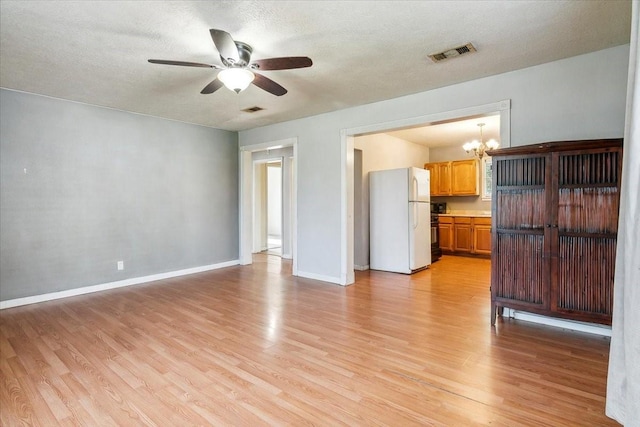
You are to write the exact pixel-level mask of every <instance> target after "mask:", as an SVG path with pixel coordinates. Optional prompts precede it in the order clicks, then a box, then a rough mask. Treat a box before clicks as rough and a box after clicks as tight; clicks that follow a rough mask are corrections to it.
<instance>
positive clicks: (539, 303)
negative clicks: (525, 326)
mask: <svg viewBox="0 0 640 427" xmlns="http://www.w3.org/2000/svg"><path fill="white" fill-rule="evenodd" d="M547 162H548V156H521V157H505V158H501V157H496V158H494V159H493V167H494V194H493V197H494V199H493V200H494V209H493V219H494V221H495V227H494V228H493V235H492V263H493V264H492V276H491V300H492V313H491V316H492V317H491V322H492V324H493V323H494V322H495V310H496V306H500V307H502V306H517V307H521V308H525V309H529V310H531V311H534V312H540V311H544V310H548V309H549V292H548V289H549V268H550V263H549V241H548V236H547V235H548V233H549V230H548V229H547V227H545V225H546V223H545V218H546V216H547V214H548V212H547V211H548V199H549V190H548V189H547V186H546V182H547V180H548V178H549V177H548V176H547V168H546V165H547Z"/></svg>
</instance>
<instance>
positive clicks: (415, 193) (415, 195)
mask: <svg viewBox="0 0 640 427" xmlns="http://www.w3.org/2000/svg"><path fill="white" fill-rule="evenodd" d="M418 185H419V184H418V178H416V176H415V175H414V176H413V188H412V190H413V191H412V193H413V198H412V199H411V200H413V201H418Z"/></svg>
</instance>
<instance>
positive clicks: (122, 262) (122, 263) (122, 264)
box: [118, 261, 124, 270]
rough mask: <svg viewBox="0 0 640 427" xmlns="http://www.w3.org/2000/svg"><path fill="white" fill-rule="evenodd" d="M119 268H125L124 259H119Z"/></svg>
mask: <svg viewBox="0 0 640 427" xmlns="http://www.w3.org/2000/svg"><path fill="white" fill-rule="evenodd" d="M118 270H124V261H118Z"/></svg>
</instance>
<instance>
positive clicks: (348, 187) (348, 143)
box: [294, 99, 511, 285]
mask: <svg viewBox="0 0 640 427" xmlns="http://www.w3.org/2000/svg"><path fill="white" fill-rule="evenodd" d="M495 113H498V114H500V146H501V148H506V147H510V146H511V100H510V99H505V100H502V101H498V102H493V103H490V104H484V105H477V106H473V107H467V108H461V109H458V110H451V111H444V112H440V113H434V114H427V115H424V116H418V117H411V118H408V119H400V120H393V121H389V122H382V123H374V124H370V125H365V126H358V127H353V128H347V129H342V130H341V131H340V190H341V191H340V193H341V199H340V205H341V206H340V251H341V256H340V281H341V284H342V285H350V284H352V283H354V282H355V272H354V268H353V267H354V253H353V252H354V220H353V219H354V218H353V215H354V206H353V205H354V203H353V198H354V189H353V179H354V175H353V163H354V155H353V148H354V137H355V136H358V135H364V134H369V133H380V132H389V131H392V130H399V129H403V128H409V127H416V126H428V125H431V124H436V123H437V122H442V121H449V120H456V119H458V120H462V119H465V118H469V117H473V116H482V115H490V114H495ZM460 149H462V147H460ZM294 152H295V150H294Z"/></svg>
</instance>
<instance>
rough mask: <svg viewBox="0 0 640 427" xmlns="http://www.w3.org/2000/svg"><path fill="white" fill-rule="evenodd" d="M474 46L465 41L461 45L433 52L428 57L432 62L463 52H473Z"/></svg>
mask: <svg viewBox="0 0 640 427" xmlns="http://www.w3.org/2000/svg"><path fill="white" fill-rule="evenodd" d="M475 51H476V48H475V47H473V45H472V44H471V43H467V44H465V45H463V46H458V47H454V48H453V49H449V50H445V51H444V52H439V53H433V54H431V55H429V58H431V59H432V60H433V62H440V61H444V60H445V59H449V58H455V57H456V56H460V55H464V54H465V53H471V52H475Z"/></svg>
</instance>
